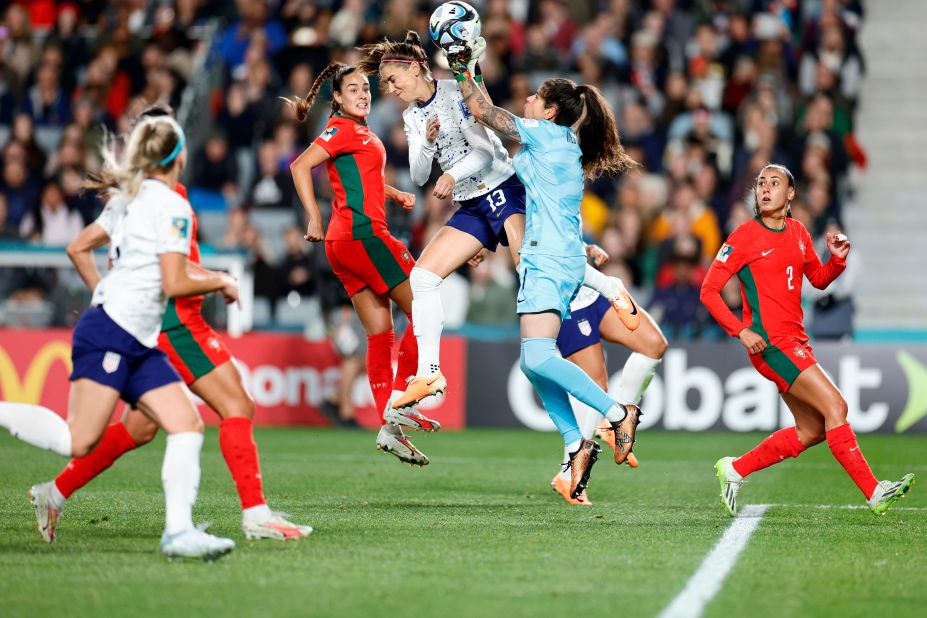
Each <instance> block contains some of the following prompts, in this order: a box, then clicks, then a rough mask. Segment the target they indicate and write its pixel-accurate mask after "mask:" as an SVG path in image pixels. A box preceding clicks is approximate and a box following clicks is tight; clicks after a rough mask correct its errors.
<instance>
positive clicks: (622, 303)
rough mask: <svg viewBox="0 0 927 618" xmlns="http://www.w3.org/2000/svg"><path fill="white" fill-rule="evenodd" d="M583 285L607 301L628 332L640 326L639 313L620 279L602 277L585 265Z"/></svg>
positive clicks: (599, 273)
mask: <svg viewBox="0 0 927 618" xmlns="http://www.w3.org/2000/svg"><path fill="white" fill-rule="evenodd" d="M583 285H584V286H586V287H587V288H591V289H593V290H595V291H596V292H598V293H599V294H601V295H602V296H604V297H605V298H606V299H608V302H610V303H611V304H612V309H614V310H615V313H617V314H618V318H619V319H620V320H621V323H622V324H624V325H625V326H626V327H627V328H628V330H636V329H637V327H638V326H640V325H641V313H640V311H638V309H637V305H636V304H635V303H634V299H633V298H631V294H630V292H628V290H627V288H625V287H624V283H622V282H621V279H619V278H617V277H609V276H607V275H603V274H602V273H601V272H599V271H598V270H596V269H595V268H593V267H592V266H589V265H586V276H585V277H584V278H583Z"/></svg>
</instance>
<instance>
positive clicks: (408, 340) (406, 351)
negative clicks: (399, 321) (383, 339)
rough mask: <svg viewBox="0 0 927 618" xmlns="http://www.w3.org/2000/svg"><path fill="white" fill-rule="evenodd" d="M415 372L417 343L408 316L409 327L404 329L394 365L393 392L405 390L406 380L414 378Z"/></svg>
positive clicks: (410, 318)
mask: <svg viewBox="0 0 927 618" xmlns="http://www.w3.org/2000/svg"><path fill="white" fill-rule="evenodd" d="M407 315H408V314H407ZM417 371H418V341H417V340H416V339H415V332H414V331H413V330H412V316H411V315H409V326H408V327H406V334H405V335H403V336H402V342H400V344H399V361H398V363H397V365H396V381H395V382H393V390H394V391H404V390H406V378H408V377H409V376H414V375H415V373H416V372H417Z"/></svg>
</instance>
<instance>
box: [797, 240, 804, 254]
mask: <svg viewBox="0 0 927 618" xmlns="http://www.w3.org/2000/svg"><path fill="white" fill-rule="evenodd" d="M798 248H799V249H801V252H802V253H804V252H805V241H803V240H799V241H798Z"/></svg>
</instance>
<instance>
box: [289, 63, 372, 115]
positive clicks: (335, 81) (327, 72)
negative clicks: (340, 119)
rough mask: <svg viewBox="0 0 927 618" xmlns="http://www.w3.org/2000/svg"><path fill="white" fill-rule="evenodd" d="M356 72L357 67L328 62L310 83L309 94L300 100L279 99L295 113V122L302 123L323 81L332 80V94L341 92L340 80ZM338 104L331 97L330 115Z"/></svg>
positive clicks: (295, 98)
mask: <svg viewBox="0 0 927 618" xmlns="http://www.w3.org/2000/svg"><path fill="white" fill-rule="evenodd" d="M356 70H358V67H353V66H350V65H347V64H342V63H340V62H330V63H329V64H328V65H327V66H326V67H325V68H324V69H322V72H321V73H319V75H318V77H316V78H315V81H314V82H312V87H311V88H309V92H308V93H306V96H305V97H304V98H302V99H300V98H299V97H280V98H281V99H283V101H284V102H285V103H286V104H287V106H289V107H290V109H292V110H293V111H294V112H296V120H298V121H299V122H303V121H304V120H306V116H308V115H309V109H310V108H311V107H312V103H313V102H314V101H315V98H316V96H317V95H318V94H319V90H320V89H321V88H322V84H324V83H325V80H327V79H329V78H331V80H332V92H340V91H341V80H342V79H344V77H345V76H346V75H350V74H351V73H353V72H354V71H356ZM339 109H340V108H339V106H338V102H337V101H335V99H334V97H332V111H331V113H332V115H334V114H335V113H337V112H338V111H339Z"/></svg>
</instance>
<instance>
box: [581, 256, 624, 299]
mask: <svg viewBox="0 0 927 618" xmlns="http://www.w3.org/2000/svg"><path fill="white" fill-rule="evenodd" d="M583 285H584V286H586V287H587V288H592V289H593V290H595V291H596V292H598V293H599V294H601V295H602V296H604V297H605V298H613V297H614V296H615V295H616V294H617V293H618V284H616V283H615V280H614V279H613V278H612V277H609V276H608V275H603V274H602V273H601V272H599V271H598V270H596V269H595V268H594V267H592V266H590V265H589V264H586V276H585V277H583Z"/></svg>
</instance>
